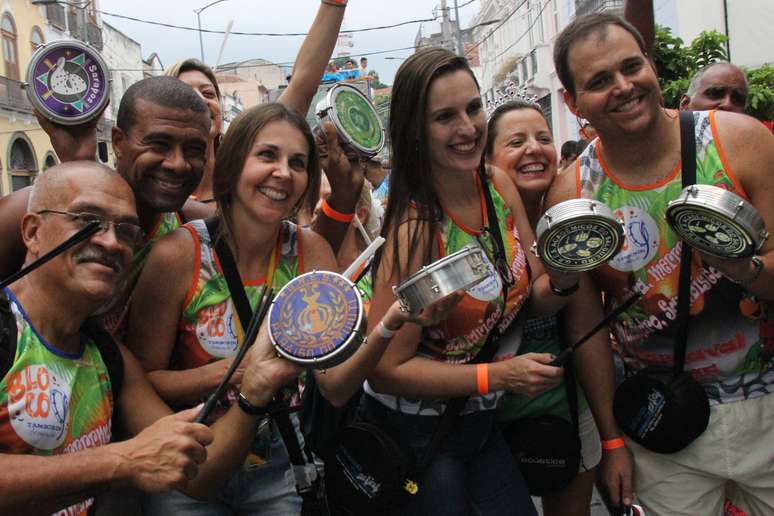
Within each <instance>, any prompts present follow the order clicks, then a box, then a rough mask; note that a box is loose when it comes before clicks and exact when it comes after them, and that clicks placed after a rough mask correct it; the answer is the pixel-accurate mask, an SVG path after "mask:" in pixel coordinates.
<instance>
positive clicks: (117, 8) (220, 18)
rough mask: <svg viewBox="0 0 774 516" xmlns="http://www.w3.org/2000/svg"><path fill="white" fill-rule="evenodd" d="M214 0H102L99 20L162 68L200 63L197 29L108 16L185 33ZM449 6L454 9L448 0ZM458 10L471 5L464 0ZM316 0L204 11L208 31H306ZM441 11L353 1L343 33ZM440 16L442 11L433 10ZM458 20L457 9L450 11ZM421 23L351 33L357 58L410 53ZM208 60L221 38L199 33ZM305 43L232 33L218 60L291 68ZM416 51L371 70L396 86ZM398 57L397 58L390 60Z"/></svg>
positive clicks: (464, 12) (470, 11)
mask: <svg viewBox="0 0 774 516" xmlns="http://www.w3.org/2000/svg"><path fill="white" fill-rule="evenodd" d="M210 1H212V0H153V1H151V0H132V1H127V0H99V3H98V5H99V9H100V10H101V11H102V19H103V20H104V21H106V22H108V23H109V24H111V25H112V26H113V27H116V28H117V29H119V30H120V31H121V32H123V33H125V34H126V35H127V36H129V37H131V38H132V39H134V40H136V41H138V42H139V43H140V45H141V46H142V54H143V57H147V56H148V55H150V54H151V53H152V52H156V53H157V54H158V55H159V56H160V57H161V61H162V63H163V64H164V66H170V65H172V64H173V63H175V62H176V61H178V60H179V59H183V58H187V57H200V47H199V34H198V32H197V31H186V30H180V29H173V28H166V27H159V26H154V25H150V24H146V23H140V22H136V21H131V20H125V19H120V18H117V17H114V16H110V15H108V14H106V13H114V14H120V15H125V16H131V17H135V18H141V19H144V20H151V21H156V22H161V23H168V24H173V25H182V26H187V27H194V28H195V27H196V26H197V17H196V14H195V13H194V12H193V9H196V8H200V7H203V6H206V5H207V4H208V3H210ZM448 3H449V6H450V7H451V6H453V5H454V1H453V0H448ZM458 3H459V4H460V5H461V4H464V3H467V0H459V2H458ZM479 4H480V1H479V0H475V1H473V2H472V3H470V4H469V5H466V6H464V7H462V8H460V23H461V26H462V28H466V27H467V26H468V25H469V23H470V20H471V19H472V18H473V16H475V14H476V11H477V10H478V8H479ZM318 6H319V2H318V1H317V0H274V1H268V0H226V1H224V2H222V3H219V4H217V5H213V6H212V7H209V8H207V9H206V10H205V11H204V12H202V13H201V25H202V28H203V29H211V30H223V31H225V30H226V27H227V26H228V23H229V21H230V20H233V21H234V24H233V27H232V29H231V30H232V31H243V32H277V33H286V32H307V31H308V30H309V26H310V25H311V22H312V20H313V19H314V15H315V13H316V12H317V8H318ZM438 7H440V0H388V1H381V0H349V5H348V6H347V14H346V17H345V19H344V24H345V27H344V28H346V29H361V28H367V27H375V26H382V25H390V24H395V23H400V22H404V21H408V20H417V19H425V18H433V17H434V14H433V11H434V9H435V8H438ZM436 12H437V11H436ZM452 14H453V11H452ZM419 27H420V24H419V23H413V24H409V25H404V26H402V27H396V28H391V29H385V30H378V31H371V32H362V33H356V34H354V38H353V43H354V47H353V48H352V53H353V54H360V53H368V52H378V51H382V50H392V49H399V48H404V47H410V46H412V45H413V44H414V38H415V36H416V34H417V31H418V30H419ZM422 30H423V33H424V34H425V35H429V34H430V33H435V32H440V24H439V22H437V21H433V22H425V23H424V24H422ZM202 39H203V44H204V58H205V62H207V64H209V65H211V66H212V65H215V64H216V61H217V58H218V53H219V51H220V48H221V45H222V43H223V35H220V34H206V33H203V35H202ZM302 40H303V37H301V36H291V37H267V36H238V35H234V34H232V35H230V36H229V38H228V40H227V41H226V46H225V48H224V51H223V57H222V59H221V62H223V63H228V62H233V61H242V60H246V59H253V58H263V59H267V60H269V61H272V62H277V63H286V62H291V61H293V60H294V59H295V56H296V53H297V52H298V49H299V47H300V46H301V42H302ZM411 52H412V51H411V50H403V51H397V52H391V53H389V54H381V55H373V56H368V64H369V68H370V69H374V70H376V71H377V73H378V74H379V77H380V79H381V81H382V82H384V83H387V84H391V83H392V79H393V77H394V75H395V71H396V70H397V69H398V66H400V63H401V60H400V58H405V57H407V56H408V55H410V54H411ZM385 57H395V58H398V59H392V60H390V59H385Z"/></svg>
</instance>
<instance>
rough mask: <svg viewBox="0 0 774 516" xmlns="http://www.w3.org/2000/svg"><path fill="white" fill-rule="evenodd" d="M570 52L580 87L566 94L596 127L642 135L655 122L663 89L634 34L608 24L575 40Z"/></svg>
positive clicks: (608, 132) (614, 133) (611, 133)
mask: <svg viewBox="0 0 774 516" xmlns="http://www.w3.org/2000/svg"><path fill="white" fill-rule="evenodd" d="M568 57H569V59H568V64H569V68H570V71H571V72H572V78H573V82H574V84H575V88H576V92H577V93H576V94H575V96H574V97H573V96H572V95H570V94H569V93H566V94H565V100H566V101H567V104H568V106H569V107H570V109H571V110H572V111H573V112H575V113H576V114H578V115H580V116H583V117H584V118H587V119H588V120H589V121H590V122H591V124H592V125H593V126H594V128H596V130H597V132H599V133H600V134H603V135H604V134H606V135H607V136H608V138H610V137H613V138H615V137H617V136H619V135H621V134H623V135H628V136H632V135H641V134H643V133H642V132H643V131H647V130H648V129H650V128H651V127H653V126H654V124H655V123H656V121H657V120H658V113H659V110H660V99H661V91H660V89H659V85H658V79H657V77H656V73H655V70H654V69H653V66H652V65H651V63H650V62H649V61H648V59H647V57H646V56H645V55H643V53H642V52H641V51H640V48H639V46H638V45H637V42H636V41H635V39H634V37H632V35H631V34H629V33H628V32H627V31H626V30H624V29H623V28H621V27H618V26H616V25H609V26H607V27H605V29H604V31H598V32H595V33H593V34H590V35H589V36H587V37H586V38H585V39H583V40H580V41H579V42H577V43H575V44H574V45H573V46H572V48H571V49H570V52H569V54H568ZM603 139H604V138H603Z"/></svg>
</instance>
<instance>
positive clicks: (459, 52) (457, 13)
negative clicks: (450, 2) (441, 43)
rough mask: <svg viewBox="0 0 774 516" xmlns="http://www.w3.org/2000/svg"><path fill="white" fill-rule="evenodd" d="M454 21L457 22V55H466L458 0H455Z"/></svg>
mask: <svg viewBox="0 0 774 516" xmlns="http://www.w3.org/2000/svg"><path fill="white" fill-rule="evenodd" d="M454 21H455V22H456V24H457V55H460V56H464V55H465V47H463V46H462V29H461V28H460V8H459V6H458V5H457V0H454Z"/></svg>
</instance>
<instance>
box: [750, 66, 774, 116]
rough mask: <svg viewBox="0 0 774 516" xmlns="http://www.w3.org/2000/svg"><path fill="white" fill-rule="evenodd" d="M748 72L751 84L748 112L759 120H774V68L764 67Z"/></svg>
mask: <svg viewBox="0 0 774 516" xmlns="http://www.w3.org/2000/svg"><path fill="white" fill-rule="evenodd" d="M746 72H747V81H748V82H749V83H750V93H749V94H748V95H747V108H746V110H747V112H748V113H749V114H750V115H752V116H754V117H755V118H757V119H758V120H774V67H772V66H771V65H763V66H761V67H760V68H756V69H754V70H746Z"/></svg>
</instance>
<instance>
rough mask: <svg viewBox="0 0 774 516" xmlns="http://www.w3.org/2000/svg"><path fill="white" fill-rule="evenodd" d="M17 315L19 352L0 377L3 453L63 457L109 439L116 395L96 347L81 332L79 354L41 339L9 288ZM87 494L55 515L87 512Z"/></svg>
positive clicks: (0, 445) (0, 450)
mask: <svg viewBox="0 0 774 516" xmlns="http://www.w3.org/2000/svg"><path fill="white" fill-rule="evenodd" d="M6 293H7V294H8V297H9V299H10V300H11V309H12V310H13V314H14V316H15V317H16V329H17V334H16V335H17V337H16V355H15V356H14V360H13V365H12V366H11V368H10V369H9V370H8V372H7V373H6V375H5V376H4V377H3V378H2V380H0V453H7V454H28V455H40V456H51V455H63V454H67V453H75V452H78V451H82V450H85V449H88V448H96V447H98V446H104V445H106V444H108V443H109V442H110V436H111V416H112V414H113V394H112V390H111V385H110V378H109V376H108V370H107V367H106V366H105V363H104V362H103V360H102V356H101V355H100V352H99V350H98V348H97V345H96V344H95V343H94V342H93V341H92V340H91V339H89V338H87V337H85V336H82V337H81V339H82V341H81V350H80V352H79V353H65V352H63V351H60V350H59V349H57V348H55V347H54V346H52V345H51V344H50V343H48V342H47V341H46V339H45V338H43V337H42V336H41V335H40V334H39V333H38V331H37V330H36V329H35V327H34V326H33V325H32V323H31V322H30V320H29V317H28V316H27V314H26V313H25V311H24V308H22V306H21V305H20V304H19V301H18V300H17V299H16V298H15V297H14V295H13V293H12V292H11V291H10V290H8V289H6ZM93 504H94V499H93V498H89V499H87V500H84V501H82V502H79V503H77V504H75V505H73V506H71V507H68V508H66V509H62V510H61V511H59V512H58V513H57V514H63V515H64V514H67V515H86V514H88V512H89V508H90V507H92V506H93Z"/></svg>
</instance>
